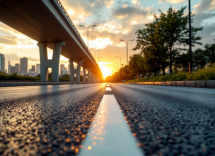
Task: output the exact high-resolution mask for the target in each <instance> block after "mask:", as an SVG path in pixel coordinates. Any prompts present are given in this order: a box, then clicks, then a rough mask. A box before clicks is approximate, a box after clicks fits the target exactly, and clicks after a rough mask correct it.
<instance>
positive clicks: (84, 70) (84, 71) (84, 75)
mask: <svg viewBox="0 0 215 156" xmlns="http://www.w3.org/2000/svg"><path fill="white" fill-rule="evenodd" d="M86 76H87V75H86V68H85V67H83V82H86Z"/></svg>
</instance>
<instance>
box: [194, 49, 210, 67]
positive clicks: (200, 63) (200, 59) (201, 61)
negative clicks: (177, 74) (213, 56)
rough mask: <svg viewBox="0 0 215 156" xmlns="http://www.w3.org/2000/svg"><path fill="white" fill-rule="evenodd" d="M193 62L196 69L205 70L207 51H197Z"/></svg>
mask: <svg viewBox="0 0 215 156" xmlns="http://www.w3.org/2000/svg"><path fill="white" fill-rule="evenodd" d="M193 62H194V67H195V68H196V69H198V68H203V67H204V66H205V65H206V63H207V58H206V56H205V51H204V50H202V49H196V50H195V52H193Z"/></svg>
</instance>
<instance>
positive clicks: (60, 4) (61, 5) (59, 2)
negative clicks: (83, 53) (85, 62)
mask: <svg viewBox="0 0 215 156" xmlns="http://www.w3.org/2000/svg"><path fill="white" fill-rule="evenodd" d="M56 1H57V3H58V4H59V6H60V7H61V9H62V10H63V12H64V14H65V15H66V17H67V19H68V20H69V22H70V23H71V24H72V26H73V27H74V29H75V31H76V33H77V34H78V36H79V37H80V39H81V41H82V42H83V43H84V45H85V47H87V46H86V44H85V42H84V40H83V38H82V37H81V35H80V33H79V32H78V29H77V28H76V26H75V25H74V23H73V22H72V20H71V18H70V17H69V15H68V13H67V12H66V10H65V8H64V7H63V4H62V3H61V1H60V0H56ZM87 49H88V50H89V48H88V47H87ZM89 52H90V50H89ZM90 53H91V52H90ZM91 55H92V54H91ZM93 59H94V57H93ZM94 61H95V62H96V60H95V59H94Z"/></svg>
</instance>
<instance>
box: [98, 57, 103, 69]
mask: <svg viewBox="0 0 215 156" xmlns="http://www.w3.org/2000/svg"><path fill="white" fill-rule="evenodd" d="M99 58H102V57H99ZM99 58H98V62H99ZM99 68H100V64H99Z"/></svg>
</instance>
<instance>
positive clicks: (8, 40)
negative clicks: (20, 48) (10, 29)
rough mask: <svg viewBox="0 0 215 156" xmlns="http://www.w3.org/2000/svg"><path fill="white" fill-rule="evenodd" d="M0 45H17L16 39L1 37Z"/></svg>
mask: <svg viewBox="0 0 215 156" xmlns="http://www.w3.org/2000/svg"><path fill="white" fill-rule="evenodd" d="M0 44H7V45H16V44H17V42H16V37H12V38H6V37H0Z"/></svg>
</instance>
